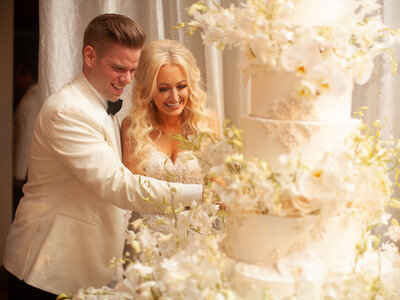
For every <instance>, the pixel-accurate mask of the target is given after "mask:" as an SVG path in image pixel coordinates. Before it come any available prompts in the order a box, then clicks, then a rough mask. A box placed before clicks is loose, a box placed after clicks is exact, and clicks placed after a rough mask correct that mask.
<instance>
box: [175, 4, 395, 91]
mask: <svg viewBox="0 0 400 300" xmlns="http://www.w3.org/2000/svg"><path fill="white" fill-rule="evenodd" d="M300 2H301V1H296V0H269V1H265V0H248V1H246V3H242V4H241V5H240V6H234V5H233V4H232V5H231V6H230V7H229V8H223V7H220V6H218V5H217V4H215V3H214V6H212V7H208V6H207V5H206V4H205V2H204V1H198V2H196V3H195V4H193V5H192V6H191V7H190V8H189V14H190V15H191V16H192V20H191V21H190V22H188V23H181V24H179V25H177V27H178V28H180V27H186V28H188V30H189V31H188V34H192V33H193V32H194V31H196V30H198V29H199V28H201V29H203V32H202V38H203V42H204V43H205V44H214V45H216V47H217V48H218V49H221V50H222V49H224V48H225V47H226V46H228V47H239V48H240V49H242V50H243V53H244V57H245V59H244V65H243V66H242V69H243V70H244V71H246V72H247V73H249V74H253V73H254V72H257V71H258V70H260V69H265V68H266V67H267V68H268V69H269V70H283V71H287V72H293V73H295V74H296V75H297V76H298V77H299V78H301V79H302V80H303V88H302V89H300V90H306V91H308V95H314V96H316V95H319V94H321V93H323V92H324V91H326V90H331V91H333V92H334V91H335V90H336V91H340V90H341V88H342V86H343V84H344V82H346V81H347V78H348V77H351V78H354V79H355V80H356V82H357V83H358V84H363V83H365V82H367V81H368V79H369V78H370V76H371V72H372V69H373V67H374V58H375V57H376V56H378V55H379V54H381V53H382V52H387V53H389V55H390V56H389V57H390V58H391V61H392V66H393V72H395V70H396V63H395V61H394V58H393V51H392V49H391V47H392V46H393V45H394V44H395V43H399V41H400V34H399V30H397V29H393V28H388V27H387V26H385V25H384V24H383V23H382V21H381V16H380V15H379V14H377V12H378V11H379V9H380V8H381V6H380V4H378V1H377V0H362V1H360V0H347V1H345V2H346V3H345V5H344V2H343V1H340V0H338V1H333V2H332V1H331V3H326V2H324V4H323V5H327V4H329V5H330V6H332V8H335V7H336V6H338V7H340V5H342V6H343V9H341V10H340V12H339V13H337V14H336V16H335V18H334V20H329V18H328V20H327V21H315V22H313V20H310V18H313V17H314V16H318V14H320V13H322V11H327V10H329V9H330V7H328V8H325V7H324V10H322V11H319V12H315V13H314V16H313V13H310V14H307V15H300V16H298V15H297V14H298V11H299V7H298V6H299V5H301V3H300ZM303 2H304V1H303ZM318 3H319V1H316V2H315V3H314V4H315V5H317V4H318ZM318 5H320V4H318ZM321 8H322V7H321ZM301 13H303V12H301ZM321 18H323V17H321ZM302 19H303V20H307V22H308V23H307V24H303V23H302V22H301V21H299V20H302ZM313 23H315V24H313ZM343 71H344V72H343Z"/></svg>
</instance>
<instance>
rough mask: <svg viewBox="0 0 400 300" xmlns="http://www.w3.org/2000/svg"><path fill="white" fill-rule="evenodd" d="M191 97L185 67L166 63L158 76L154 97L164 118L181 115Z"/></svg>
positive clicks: (160, 114)
mask: <svg viewBox="0 0 400 300" xmlns="http://www.w3.org/2000/svg"><path fill="white" fill-rule="evenodd" d="M188 98H189V86H188V80H187V78H186V74H185V72H184V70H183V68H182V67H181V66H179V65H176V64H166V65H163V66H162V67H161V68H160V71H159V72H158V76H157V90H156V93H155V95H154V97H153V100H154V104H155V105H156V107H157V109H158V112H157V113H158V115H159V117H161V118H162V119H165V118H171V117H179V115H180V114H181V113H182V111H183V109H184V108H185V106H186V104H187V101H188Z"/></svg>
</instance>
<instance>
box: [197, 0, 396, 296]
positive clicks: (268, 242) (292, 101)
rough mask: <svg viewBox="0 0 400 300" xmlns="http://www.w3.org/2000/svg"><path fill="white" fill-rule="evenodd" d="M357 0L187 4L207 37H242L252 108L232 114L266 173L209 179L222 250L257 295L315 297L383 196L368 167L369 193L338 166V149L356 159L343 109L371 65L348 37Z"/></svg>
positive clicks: (347, 264)
mask: <svg viewBox="0 0 400 300" xmlns="http://www.w3.org/2000/svg"><path fill="white" fill-rule="evenodd" d="M365 2H369V3H367V5H365V6H364V5H363V3H362V1H344V0H324V1H321V0H293V1H279V0H276V1H275V0H269V1H247V3H246V4H245V5H243V6H242V7H241V8H236V7H233V6H231V7H230V8H229V9H226V10H225V11H224V12H220V14H219V15H218V13H216V12H214V13H210V14H208V15H207V17H204V15H205V14H202V15H198V14H197V15H196V13H195V14H194V16H195V19H196V20H197V22H198V23H197V24H196V25H197V26H200V27H204V28H205V34H204V36H203V39H204V40H205V41H206V42H207V41H208V42H212V41H214V42H219V43H226V44H234V45H235V43H237V46H240V47H242V50H243V52H244V55H245V56H246V65H245V66H244V69H245V71H246V72H247V73H248V75H249V81H250V83H251V84H250V87H251V89H250V90H251V92H250V94H251V95H250V97H249V98H250V99H251V100H250V113H249V115H246V116H243V117H242V118H241V122H240V128H241V129H243V132H244V148H243V152H244V158H245V160H252V159H256V160H259V161H262V162H266V164H267V166H268V167H267V168H266V170H267V171H266V172H267V173H269V175H266V179H265V180H264V181H263V180H257V179H256V178H257V177H258V175H260V173H259V174H255V173H254V171H250V172H249V173H250V175H249V176H248V178H244V177H245V176H243V175H241V176H236V175H234V176H233V177H235V178H233V179H232V178H231V179H228V180H227V182H225V183H224V186H223V187H222V188H218V187H216V185H214V186H213V189H214V190H215V191H216V192H215V193H214V196H215V194H218V195H219V196H220V198H218V199H220V201H221V202H224V203H225V205H226V211H227V216H226V219H225V222H226V226H225V237H224V239H223V241H222V248H223V250H224V251H225V253H226V254H227V255H228V257H230V258H232V259H233V261H234V262H233V265H234V267H232V268H233V275H232V280H233V282H234V286H235V289H236V291H237V292H238V294H239V295H241V296H243V297H244V298H245V299H264V297H265V295H266V290H267V291H269V292H271V293H272V294H273V295H276V296H278V297H279V299H281V298H282V299H284V298H285V297H290V296H294V295H296V296H297V297H299V298H296V299H320V298H321V297H322V292H321V291H322V289H324V282H325V281H326V280H327V278H329V277H334V276H337V275H338V274H340V276H341V275H343V274H346V273H349V272H350V271H351V270H352V268H353V267H354V265H355V262H356V257H357V255H359V250H360V249H359V248H360V246H359V245H360V243H361V240H362V237H363V234H365V230H366V228H367V226H368V224H369V223H368V222H371V216H372V215H374V212H375V213H377V212H382V211H383V210H384V202H385V200H384V199H387V198H388V194H387V191H385V190H384V188H383V187H382V186H379V183H378V182H377V181H376V180H375V179H373V177H374V175H373V172H371V173H369V174H366V173H364V172H365V168H364V170H363V171H361V172H362V173H363V175H367V176H370V178H368V177H366V178H365V182H364V184H363V187H366V185H365V183H366V182H368V183H367V185H370V186H369V188H368V189H367V190H368V192H370V193H371V195H372V194H373V195H374V196H372V197H371V195H369V196H368V195H366V194H365V193H366V192H367V190H364V191H362V190H361V189H358V191H356V189H357V188H356V187H355V185H357V184H359V183H360V181H362V177H363V176H360V175H361V173H358V172H359V171H360V170H356V168H354V169H352V167H349V163H346V164H347V166H346V167H344V169H341V167H342V166H343V165H344V164H343V160H344V159H345V160H346V159H350V160H354V161H356V158H355V157H354V156H353V157H351V158H350V156H351V155H350V154H349V152H351V150H350V149H351V148H352V147H353V146H354V145H352V143H353V142H354V139H357V136H358V135H359V134H360V130H361V122H360V120H358V119H354V118H351V108H352V107H351V106H352V92H353V86H354V81H357V82H359V83H364V82H365V81H366V80H367V78H366V77H369V72H370V69H372V66H371V65H369V63H370V62H369V63H365V62H364V60H365V59H371V57H370V56H368V57H357V55H360V56H361V53H362V50H365V49H367V47H368V45H364V44H362V42H360V41H359V40H357V38H356V37H355V36H356V35H357V34H361V32H360V29H359V28H357V22H360V21H361V20H363V19H365V17H366V15H367V14H368V13H370V11H369V12H368V9H372V10H373V9H376V6H374V5H373V3H372V1H365ZM375 5H376V3H375ZM198 10H199V11H201V10H202V9H201V8H200V7H198ZM249 19H252V21H253V22H252V24H253V26H252V28H250V29H249V28H246V25H245V24H246V23H247V24H248V23H251V22H247V21H248V20H249ZM230 25H231V26H232V27H231V28H230V29H229V27H230ZM240 26H241V27H240ZM224 30H225V32H224ZM214 31H215V32H214ZM235 31H239V32H236V33H234V32H235ZM221 32H224V33H225V35H223V34H221ZM239 36H241V37H245V38H244V39H245V40H244V41H243V40H241V41H239V38H238V37H239ZM372 36H373V34H372ZM213 39H215V40H213ZM229 39H231V40H233V41H235V42H232V43H230V42H229ZM352 43H354V44H352ZM369 46H370V45H369ZM376 54H377V53H374V55H376ZM357 59H359V60H360V61H361V60H363V62H362V63H361V62H360V61H358V62H357V61H356V60H357ZM364 63H365V64H364ZM363 64H364V65H363ZM363 68H364V70H362V69H363ZM364 71H366V73H368V74H367V75H363V72H364ZM346 155H348V157H347V158H344V157H345V156H346ZM334 165H337V166H340V167H334ZM247 168H249V165H246V164H245V165H241V169H242V171H241V172H243V171H244V172H246V170H247ZM346 168H347V169H346ZM372 169H373V168H371V171H372ZM357 173H358V174H357ZM221 174H223V172H221ZM225 174H226V172H225ZM261 176H265V173H264V174H262V175H261ZM239 177H240V179H238V178H239ZM356 177H358V179H356ZM246 180H248V183H249V184H248V185H246V184H243V181H246ZM257 181H258V183H257ZM239 182H240V183H239ZM232 183H234V184H232ZM241 184H242V187H241V186H240V185H241ZM318 185H320V186H318ZM329 185H331V186H329ZM340 185H342V187H341V186H340ZM346 185H347V187H345V188H343V186H346ZM229 186H230V187H229ZM235 189H236V190H235ZM237 189H242V190H245V189H246V190H247V191H250V192H243V193H241V192H238V191H237ZM335 189H337V190H335ZM346 189H347V190H346ZM352 197H354V198H352ZM246 198H247V199H246ZM363 201H365V203H362V202H363ZM274 202H275V203H274ZM366 202H368V204H366ZM255 203H257V204H255ZM277 203H279V204H277ZM339 203H341V204H339ZM364 204H366V205H364ZM374 217H376V215H375V216H374ZM357 247H358V250H357ZM391 271H392V269H391V268H390V267H389V271H388V270H385V271H383V272H389V273H390V272H391Z"/></svg>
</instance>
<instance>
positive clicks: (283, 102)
mask: <svg viewBox="0 0 400 300" xmlns="http://www.w3.org/2000/svg"><path fill="white" fill-rule="evenodd" d="M343 76H344V77H345V78H344V79H343V80H341V84H340V87H337V88H336V89H335V91H333V90H329V89H326V90H325V89H323V90H321V92H320V93H321V94H320V95H319V96H316V97H308V98H302V97H298V96H296V95H297V93H298V92H297V89H298V88H299V86H300V81H301V79H300V78H299V77H297V76H296V75H294V74H293V73H288V72H286V71H277V72H272V71H271V72H269V73H267V72H262V71H261V70H260V71H259V72H258V73H257V75H255V76H252V78H251V106H250V115H251V116H254V117H262V118H269V119H277V120H303V121H306V120H325V121H330V120H332V121H337V120H348V119H350V117H351V97H352V91H353V84H352V80H350V78H348V77H347V76H345V75H343Z"/></svg>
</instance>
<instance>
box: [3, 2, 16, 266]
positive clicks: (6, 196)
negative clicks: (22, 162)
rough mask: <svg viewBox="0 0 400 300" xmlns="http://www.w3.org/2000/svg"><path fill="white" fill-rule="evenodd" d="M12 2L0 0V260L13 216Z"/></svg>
mask: <svg viewBox="0 0 400 300" xmlns="http://www.w3.org/2000/svg"><path fill="white" fill-rule="evenodd" d="M13 23H14V22H13V0H1V1H0V39H1V47H0V66H1V68H0V83H1V84H0V88H1V100H0V132H1V135H0V141H1V147H0V259H1V265H2V264H3V253H4V243H5V239H6V237H7V232H8V228H9V225H10V223H11V213H12V208H11V207H12V205H11V203H12V175H11V174H12V171H11V167H12V166H11V161H12V152H11V151H12V150H11V147H12V146H11V145H12V83H13V82H12V74H13V33H14V31H13V26H14V24H13Z"/></svg>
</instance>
